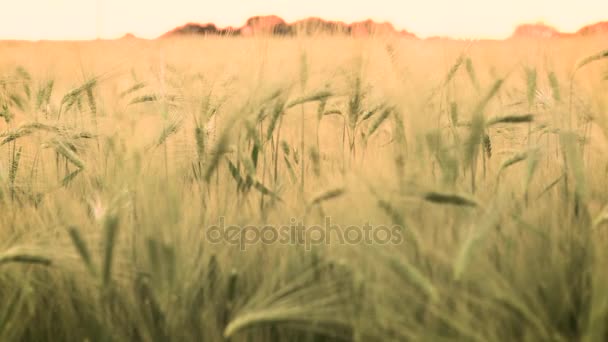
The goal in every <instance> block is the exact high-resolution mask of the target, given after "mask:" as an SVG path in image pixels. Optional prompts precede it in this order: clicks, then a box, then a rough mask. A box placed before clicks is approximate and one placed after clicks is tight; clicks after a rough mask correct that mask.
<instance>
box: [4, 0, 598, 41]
mask: <svg viewBox="0 0 608 342" xmlns="http://www.w3.org/2000/svg"><path fill="white" fill-rule="evenodd" d="M0 2H5V5H4V6H2V10H1V11H0V39H19V40H47V39H48V40H81V39H94V38H97V37H101V38H108V39H111V38H119V37H121V36H123V35H125V34H126V33H132V34H134V35H136V36H138V37H142V38H156V37H158V36H160V35H162V34H163V33H165V32H167V31H169V30H171V29H173V28H175V27H177V26H181V25H183V24H185V23H188V22H195V23H207V22H212V23H215V24H217V25H218V26H220V27H223V26H235V27H238V26H242V25H243V24H244V23H245V21H246V20H247V18H249V17H251V16H255V15H269V14H275V15H278V16H280V17H282V18H283V19H285V20H287V21H288V22H291V21H295V20H298V19H303V18H306V17H310V16H315V17H321V18H324V19H328V20H341V21H345V22H347V23H350V22H353V21H360V20H365V19H368V18H369V19H373V20H376V21H389V22H391V23H393V24H394V25H395V27H396V28H398V29H405V30H407V31H410V32H413V33H415V34H416V35H418V36H419V37H423V38H425V37H432V36H450V37H453V38H472V39H475V38H506V37H508V36H509V35H510V34H511V33H512V32H513V30H514V29H515V27H516V26H517V25H518V24H521V23H537V22H544V23H546V24H549V25H552V26H554V27H556V28H558V29H559V30H561V31H564V32H573V31H576V30H578V29H579V28H581V27H582V26H584V25H587V24H592V23H595V22H598V21H603V20H608V0H418V1H413V0H367V1H362V0H297V1H296V0H215V1H210V0H16V1H9V0H0Z"/></svg>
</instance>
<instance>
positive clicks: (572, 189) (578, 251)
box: [0, 36, 608, 342]
mask: <svg viewBox="0 0 608 342" xmlns="http://www.w3.org/2000/svg"><path fill="white" fill-rule="evenodd" d="M607 48H608V46H607V45H606V41H605V39H603V40H602V39H599V38H598V39H594V38H562V39H546V40H535V39H529V40H527V39H512V40H506V41H477V42H469V41H451V40H441V39H436V40H413V39H399V38H390V37H382V36H376V37H370V38H346V37H332V36H318V37H298V36H294V37H286V38H277V37H275V38H272V37H249V38H243V37H240V38H239V37H233V38H219V37H216V38H212V37H206V38H200V37H199V38H195V37H190V38H188V37H181V38H168V39H158V40H151V41H147V40H139V39H134V38H128V39H121V40H116V41H93V42H36V43H33V42H17V41H14V42H8V41H7V42H0V51H2V53H1V54H0V301H1V302H2V305H0V341H306V342H308V341H310V342H313V341H317V342H318V341H323V342H326V341H448V340H451V341H605V340H607V339H608V330H607V329H606V328H607V327H608V286H607V283H608V232H607V229H608V206H607V205H608V191H607V190H608V179H607V175H608V50H606V49H607Z"/></svg>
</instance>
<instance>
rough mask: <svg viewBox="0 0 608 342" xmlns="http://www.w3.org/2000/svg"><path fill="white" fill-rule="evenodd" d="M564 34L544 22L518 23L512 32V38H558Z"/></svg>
mask: <svg viewBox="0 0 608 342" xmlns="http://www.w3.org/2000/svg"><path fill="white" fill-rule="evenodd" d="M562 36H564V34H563V33H561V32H559V31H558V30H557V29H555V28H554V27H552V26H548V25H545V24H540V23H539V24H524V25H519V26H518V27H517V28H516V29H515V32H513V35H512V36H511V37H512V38H560V37H562Z"/></svg>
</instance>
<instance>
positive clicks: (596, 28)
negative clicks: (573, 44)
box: [576, 21, 608, 36]
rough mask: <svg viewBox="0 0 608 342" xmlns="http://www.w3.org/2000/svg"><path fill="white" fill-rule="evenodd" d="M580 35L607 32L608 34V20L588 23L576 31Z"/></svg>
mask: <svg viewBox="0 0 608 342" xmlns="http://www.w3.org/2000/svg"><path fill="white" fill-rule="evenodd" d="M576 34H577V35H580V36H592V35H600V34H605V35H608V21H602V22H599V23H597V24H593V25H588V26H585V27H583V28H582V29H580V30H578V32H576Z"/></svg>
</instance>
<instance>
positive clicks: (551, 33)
mask: <svg viewBox="0 0 608 342" xmlns="http://www.w3.org/2000/svg"><path fill="white" fill-rule="evenodd" d="M319 33H321V34H343V35H350V36H356V37H365V36H370V35H376V34H378V35H392V36H399V37H406V38H417V37H416V35H415V34H413V33H411V32H408V31H406V30H397V29H395V27H394V26H393V25H392V24H391V23H389V22H381V23H378V22H375V21H373V20H365V21H360V22H354V23H351V24H347V23H344V22H341V21H328V20H325V19H322V18H315V17H312V18H307V19H303V20H298V21H296V22H293V23H288V22H286V21H285V20H283V19H282V18H280V17H278V16H276V15H268V16H256V17H252V18H249V19H247V21H246V22H245V24H244V25H243V26H241V27H236V28H235V27H227V28H219V27H217V26H216V25H215V24H212V23H208V24H197V23H188V24H186V25H184V26H180V27H177V28H175V29H173V30H171V31H169V32H167V33H165V34H164V35H162V36H161V38H164V37H174V36H184V35H186V36H187V35H218V36H254V35H275V36H292V35H296V34H307V35H312V34H319ZM594 35H608V21H606V22H599V23H596V24H593V25H589V26H585V27H583V28H581V29H580V30H578V31H577V32H576V33H564V32H560V31H558V30H557V29H556V28H554V27H552V26H549V25H546V24H542V23H536V24H523V25H520V26H518V27H517V28H516V29H515V31H514V32H513V35H512V36H511V38H535V39H552V38H564V37H576V36H585V37H588V36H594ZM437 38H438V37H435V39H437ZM430 39H432V38H430ZM442 39H447V38H442Z"/></svg>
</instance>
